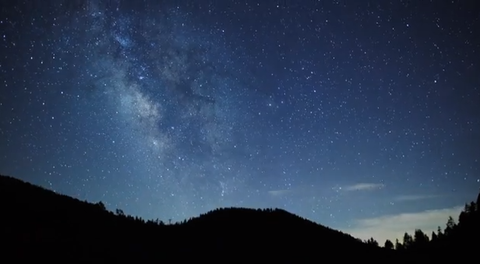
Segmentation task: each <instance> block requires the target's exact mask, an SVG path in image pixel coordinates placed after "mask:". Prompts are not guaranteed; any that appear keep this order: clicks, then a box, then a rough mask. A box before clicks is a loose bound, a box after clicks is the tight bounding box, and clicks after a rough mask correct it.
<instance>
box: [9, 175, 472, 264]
mask: <svg viewBox="0 0 480 264" xmlns="http://www.w3.org/2000/svg"><path fill="white" fill-rule="evenodd" d="M479 204H480V194H479V196H478V197H477V200H476V202H474V201H472V202H471V203H468V204H466V205H465V209H464V210H463V211H462V212H461V214H460V215H459V216H458V223H457V222H456V221H455V219H454V217H453V216H452V217H450V218H449V219H446V226H445V227H443V228H442V227H438V231H437V232H433V233H432V234H429V235H427V234H425V233H424V232H423V231H422V230H416V231H415V232H414V234H408V233H405V235H404V237H403V241H399V240H397V241H390V240H387V241H385V242H384V243H382V244H381V245H379V243H378V242H377V241H375V240H374V239H373V238H371V239H369V240H367V241H361V240H360V239H356V238H354V237H352V236H350V235H348V234H345V233H342V232H339V231H336V230H333V229H331V228H328V227H325V226H322V225H320V224H317V223H314V222H312V221H309V220H307V219H304V218H301V217H299V216H296V215H294V214H291V213H289V212H287V211H285V210H281V209H247V208H221V209H216V210H213V211H210V212H208V213H205V214H202V215H200V216H199V217H194V218H191V219H188V220H185V221H183V222H180V223H164V222H162V221H160V220H144V219H142V218H139V217H134V216H130V215H126V214H124V212H123V211H122V210H121V209H117V210H116V211H115V212H110V211H108V210H107V209H106V207H105V205H104V204H103V203H102V202H98V203H96V204H93V203H88V202H84V201H80V200H78V199H75V198H72V197H69V196H66V195H61V194H57V193H55V192H53V191H50V190H47V189H44V188H42V187H39V186H35V185H32V184H30V183H27V182H23V181H21V180H18V179H15V178H12V177H9V176H0V206H1V208H0V212H1V214H0V238H1V240H2V247H1V250H0V260H1V262H2V263H20V262H22V261H36V262H38V261H45V262H49V263H115V262H133V263H162V262H164V263H179V262H193V261H195V262H199V261H204V262H210V263H212V262H213V263H220V262H221V263H325V262H333V261H335V262H341V261H355V262H361V261H365V262H366V261H368V262H370V263H372V262H373V263H406V262H408V263H434V262H440V261H455V262H459V261H460V262H467V261H474V259H476V258H477V257H476V253H475V252H476V251H475V250H478V249H479V245H480V243H479V242H478V240H479V235H480V206H479Z"/></svg>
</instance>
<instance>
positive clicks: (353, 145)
mask: <svg viewBox="0 0 480 264" xmlns="http://www.w3.org/2000/svg"><path fill="white" fill-rule="evenodd" d="M7 2H8V1H7ZM10 2H12V1H10ZM157 2H158V3H157ZM6 6H8V7H6V8H4V9H2V11H1V12H2V15H1V19H0V29H1V32H2V36H1V40H0V42H1V46H2V51H1V52H0V55H1V56H0V58H1V65H0V76H1V80H2V84H1V85H2V88H1V91H0V136H1V138H2V140H1V141H0V157H1V159H0V172H1V173H2V174H9V175H12V176H15V177H18V178H21V179H24V180H27V181H30V182H33V183H36V184H40V185H42V186H45V187H47V188H49V189H52V190H55V191H57V192H61V193H65V194H68V195H71V196H74V197H77V198H80V199H85V200H88V201H99V200H102V201H104V202H105V204H106V205H107V207H108V208H109V209H115V208H121V209H123V210H125V212H126V213H129V214H134V215H139V216H142V217H145V218H160V219H164V220H165V219H169V218H172V219H174V220H183V219H184V218H188V217H192V216H195V215H198V214H200V213H204V212H206V211H208V210H211V209H214V208H216V207H224V206H243V207H281V208H285V209H287V210H289V211H292V212H294V213H297V214H299V215H301V216H304V217H307V218H310V219H312V220H315V221H318V222H320V223H323V224H326V225H330V226H334V227H336V228H342V229H347V228H350V227H352V225H354V221H355V220H356V219H363V218H370V217H378V216H382V215H385V214H387V215H392V214H398V213H402V212H405V211H408V212H412V211H414V212H421V211H423V210H432V209H439V208H450V207H453V206H456V205H458V204H461V203H462V202H465V201H467V200H468V199H470V198H471V197H473V195H475V193H476V192H477V189H478V187H479V185H480V184H479V180H478V179H479V163H478V160H479V159H480V153H479V151H478V146H480V129H479V125H480V119H479V116H478V114H477V113H479V112H480V109H479V108H478V102H480V90H479V85H480V81H479V78H478V72H479V71H480V69H479V66H478V62H479V61H480V55H479V54H480V53H479V52H480V47H479V46H480V44H479V41H478V40H477V39H478V38H476V37H475V36H478V35H479V34H480V27H479V23H480V22H479V20H478V15H475V11H474V7H475V6H474V4H471V3H468V2H466V1H450V2H448V3H447V2H442V3H430V2H427V1H418V3H417V2H415V3H413V2H411V3H410V2H405V1H390V2H389V1H369V2H361V1H360V2H358V1H343V2H339V1H331V2H328V1H324V2H314V1H308V3H302V4H300V3H297V2H293V1H287V2H285V1H222V2H221V3H217V2H215V1H213V2H212V1H178V2H174V1H93V0H85V1H60V0H59V1H53V0H52V1H42V2H41V4H40V2H38V1H24V2H23V3H17V2H15V3H13V2H12V3H9V4H8V5H6ZM402 197H403V198H402ZM414 200H415V201H416V202H415V203H411V201H414ZM408 201H410V203H408Z"/></svg>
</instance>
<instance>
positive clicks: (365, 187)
mask: <svg viewBox="0 0 480 264" xmlns="http://www.w3.org/2000/svg"><path fill="white" fill-rule="evenodd" d="M384 187H385V185H384V184H381V183H358V184H355V185H350V186H346V187H344V188H340V189H341V190H344V191H373V190H378V189H382V188H384Z"/></svg>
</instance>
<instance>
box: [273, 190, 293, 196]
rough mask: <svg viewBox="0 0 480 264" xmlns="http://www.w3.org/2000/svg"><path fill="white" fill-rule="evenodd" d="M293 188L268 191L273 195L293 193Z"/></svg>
mask: <svg viewBox="0 0 480 264" xmlns="http://www.w3.org/2000/svg"><path fill="white" fill-rule="evenodd" d="M291 192H292V190H271V191H268V194H270V195H271V196H282V195H286V194H289V193H291Z"/></svg>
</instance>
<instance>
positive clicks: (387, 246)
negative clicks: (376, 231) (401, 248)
mask: <svg viewBox="0 0 480 264" xmlns="http://www.w3.org/2000/svg"><path fill="white" fill-rule="evenodd" d="M383 247H384V248H386V249H394V246H393V243H392V241H390V240H388V239H387V240H385V244H384V246H383Z"/></svg>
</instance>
